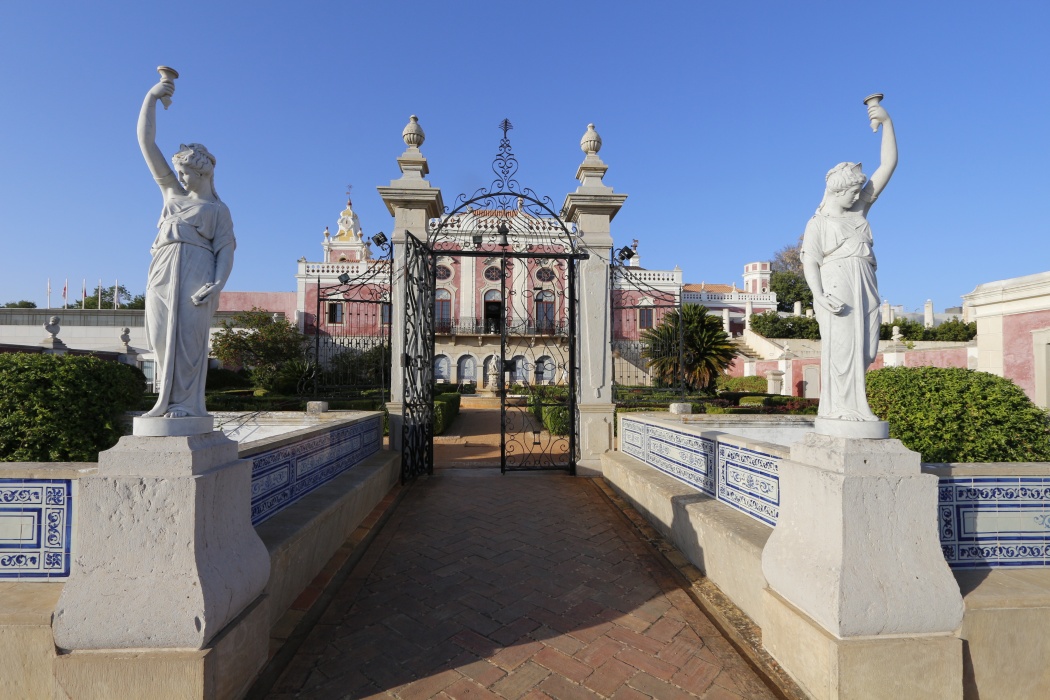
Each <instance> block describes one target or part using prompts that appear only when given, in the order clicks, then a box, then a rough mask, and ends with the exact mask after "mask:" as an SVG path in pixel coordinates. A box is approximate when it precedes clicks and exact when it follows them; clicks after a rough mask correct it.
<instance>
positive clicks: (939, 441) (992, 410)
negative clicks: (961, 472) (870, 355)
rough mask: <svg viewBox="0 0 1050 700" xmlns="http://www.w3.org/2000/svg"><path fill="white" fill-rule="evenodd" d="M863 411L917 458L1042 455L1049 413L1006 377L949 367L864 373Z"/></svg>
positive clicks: (1048, 456)
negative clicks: (918, 455)
mask: <svg viewBox="0 0 1050 700" xmlns="http://www.w3.org/2000/svg"><path fill="white" fill-rule="evenodd" d="M867 392H868V402H869V404H870V405H871V410H872V411H873V412H874V413H875V414H876V415H877V416H878V417H879V418H881V419H883V420H886V421H889V424H890V437H894V438H897V439H899V440H900V441H901V442H903V443H904V445H905V446H906V447H908V448H909V449H912V450H915V451H916V452H919V453H921V454H922V459H923V461H925V462H1043V461H1050V416H1048V414H1047V412H1046V411H1044V410H1043V409H1041V408H1039V407H1038V406H1036V405H1035V404H1033V403H1032V401H1031V400H1030V399H1029V398H1028V396H1026V395H1025V393H1024V392H1023V391H1022V390H1021V388H1020V387H1018V386H1017V385H1016V384H1014V383H1013V382H1011V381H1010V380H1008V379H1003V378H1002V377H997V376H995V375H992V374H988V373H986V372H977V371H975V370H969V369H960V368H956V367H886V368H883V369H879V370H875V371H873V372H869V373H868V375H867Z"/></svg>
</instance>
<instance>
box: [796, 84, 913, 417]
mask: <svg viewBox="0 0 1050 700" xmlns="http://www.w3.org/2000/svg"><path fill="white" fill-rule="evenodd" d="M881 98H882V95H872V96H870V97H868V98H866V99H865V100H864V102H865V104H866V105H867V106H868V118H869V119H870V120H871V124H872V126H873V127H874V128H877V127H878V126H879V125H880V124H881V125H882V148H881V162H880V163H879V167H878V168H877V169H876V170H875V172H874V173H872V176H871V178H870V179H868V178H867V177H866V176H865V175H864V173H863V172H862V170H861V164H860V163H849V162H846V163H839V164H838V165H836V166H835V167H834V168H832V169H831V170H830V171H828V174H827V175H826V176H825V181H826V188H825V191H824V198H823V200H821V203H820V206H819V207H818V208H817V211H816V213H815V214H814V215H813V217H812V218H811V219H810V220H809V223H807V224H806V231H805V234H804V235H803V239H802V267H803V272H804V274H805V277H806V282H807V283H809V287H810V290H811V291H812V292H813V308H814V312H815V314H816V317H817V322H818V324H819V326H820V339H821V376H820V408H819V411H818V415H817V422H816V431H817V432H818V433H825V434H832V435H840V436H844V437H851V436H852V437H886V435H887V434H888V433H886V425H885V423H881V422H879V419H878V417H877V416H875V414H873V413H872V412H871V409H870V408H869V407H868V399H867V395H866V392H865V380H864V374H865V372H866V371H867V369H868V366H869V365H871V363H872V362H873V361H874V360H875V356H876V354H877V352H878V348H879V330H880V326H881V323H882V319H881V314H880V310H879V306H880V298H879V290H878V284H877V281H876V278H875V269H876V262H875V254H874V252H873V250H872V246H873V242H872V237H871V227H870V226H869V225H868V220H867V214H868V211H869V210H870V209H871V206H872V205H873V204H874V203H875V201H876V200H877V199H878V196H879V195H880V194H881V193H882V191H883V189H885V187H886V184H887V183H888V182H889V180H890V177H891V176H892V175H893V171H894V169H895V168H896V167H897V139H896V136H895V134H894V130H893V122H892V120H891V119H890V116H889V114H888V113H887V112H886V109H885V108H884V107H882V105H881V104H880V103H879V101H880V100H881Z"/></svg>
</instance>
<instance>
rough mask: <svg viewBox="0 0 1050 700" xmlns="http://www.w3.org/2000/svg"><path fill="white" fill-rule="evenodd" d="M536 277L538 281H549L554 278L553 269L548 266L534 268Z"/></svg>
mask: <svg viewBox="0 0 1050 700" xmlns="http://www.w3.org/2000/svg"><path fill="white" fill-rule="evenodd" d="M536 279H538V280H539V281H540V282H551V281H553V280H554V270H552V269H550V268H549V267H541V268H540V269H538V270H536Z"/></svg>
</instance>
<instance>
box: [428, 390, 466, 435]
mask: <svg viewBox="0 0 1050 700" xmlns="http://www.w3.org/2000/svg"><path fill="white" fill-rule="evenodd" d="M459 401H460V397H459V394H438V395H437V396H435V397H434V434H435V435H441V434H442V433H443V432H445V431H446V430H447V429H448V427H449V426H450V425H452V421H453V420H455V418H456V416H457V415H458V414H459Z"/></svg>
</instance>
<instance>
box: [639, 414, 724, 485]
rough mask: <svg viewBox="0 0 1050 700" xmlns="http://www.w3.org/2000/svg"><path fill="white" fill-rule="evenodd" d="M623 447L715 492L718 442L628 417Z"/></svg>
mask: <svg viewBox="0 0 1050 700" xmlns="http://www.w3.org/2000/svg"><path fill="white" fill-rule="evenodd" d="M621 429H622V430H623V435H622V436H621V437H620V449H621V450H622V451H623V452H624V453H626V454H628V455H630V456H632V457H634V458H635V459H638V460H641V461H642V462H645V463H646V464H648V465H649V466H650V467H655V468H656V469H659V470H660V471H662V472H664V473H665V474H667V475H668V476H673V477H674V478H675V479H678V480H679V481H682V482H685V483H686V484H689V485H690V486H692V487H694V488H696V489H697V490H699V491H702V492H704V493H706V494H708V495H709V496H714V495H715V441H714V440H711V439H709V438H704V437H700V436H699V435H694V434H691V433H686V432H681V431H678V430H672V429H670V428H665V427H662V426H656V425H651V424H649V423H642V422H641V421H634V420H630V419H627V418H624V419H623V422H622V423H621Z"/></svg>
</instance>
